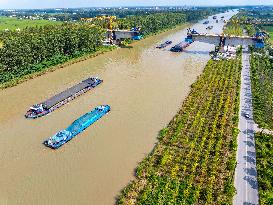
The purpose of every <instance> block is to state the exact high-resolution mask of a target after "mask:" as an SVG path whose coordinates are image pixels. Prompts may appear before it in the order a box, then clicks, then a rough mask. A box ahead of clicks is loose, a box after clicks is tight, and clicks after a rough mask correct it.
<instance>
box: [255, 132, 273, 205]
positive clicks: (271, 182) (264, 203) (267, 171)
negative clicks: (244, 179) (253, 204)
mask: <svg viewBox="0 0 273 205" xmlns="http://www.w3.org/2000/svg"><path fill="white" fill-rule="evenodd" d="M255 140H256V153H257V156H256V158H257V172H258V185H259V196H260V204H261V205H270V204H273V167H272V164H273V158H272V154H273V136H272V135H267V134H263V133H256V134H255Z"/></svg>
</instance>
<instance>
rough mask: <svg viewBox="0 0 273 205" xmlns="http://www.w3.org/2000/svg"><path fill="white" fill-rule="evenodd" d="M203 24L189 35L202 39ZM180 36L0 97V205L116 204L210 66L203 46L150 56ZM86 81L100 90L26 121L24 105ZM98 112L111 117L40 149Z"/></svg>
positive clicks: (175, 33)
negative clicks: (106, 109)
mask: <svg viewBox="0 0 273 205" xmlns="http://www.w3.org/2000/svg"><path fill="white" fill-rule="evenodd" d="M233 14H234V13H231V12H230V13H225V14H224V15H225V17H226V19H227V18H229V17H231V16H232V15H233ZM220 16H222V14H219V15H218V18H220ZM209 19H210V20H211V21H212V18H211V17H210V18H209ZM202 22H203V21H201V22H199V23H197V24H195V25H194V26H193V27H194V28H195V29H196V30H198V31H201V32H205V31H206V29H205V27H206V25H203V24H202ZM213 25H214V28H213V29H212V31H211V32H216V33H217V32H218V33H220V32H221V30H222V27H223V23H222V22H221V21H220V23H218V24H215V23H213ZM185 35H186V29H182V28H181V29H180V30H179V29H176V30H172V31H169V32H166V33H163V34H160V35H157V36H153V37H150V38H147V39H145V40H142V41H140V42H137V43H134V44H133V48H130V49H129V48H127V49H124V48H123V49H117V50H114V51H112V52H109V53H106V54H103V55H100V56H98V57H95V58H92V59H89V60H86V61H83V62H80V63H77V64H74V65H71V66H68V67H66V68H63V69H59V70H57V71H54V72H52V73H48V74H45V75H43V76H40V77H37V78H35V79H32V80H29V81H27V82H25V83H22V84H20V85H18V86H16V87H12V88H9V89H6V90H1V91H0V99H1V101H0V113H1V114H0V173H1V174H0V204H1V205H2V204H12V205H13V204H16V205H17V204H28V205H29V204H54V205H55V204H56V205H57V204H66V205H70V204H71V205H74V204H80V205H81V204H83V205H85V204H96V205H97V204H98V205H100V204H103V205H104V204H114V203H115V197H116V196H117V195H118V194H119V193H120V190H121V189H123V188H124V187H125V186H126V185H127V184H128V183H129V181H130V180H132V179H133V178H134V175H133V172H134V169H135V167H136V166H137V164H138V162H140V161H141V160H142V159H143V158H144V157H145V155H147V154H148V153H149V152H150V151H151V150H152V148H153V147H154V145H155V143H156V141H157V140H156V138H157V135H158V132H159V131H160V130H161V129H162V128H164V127H165V126H166V125H167V124H168V122H169V121H170V120H171V119H172V117H173V116H174V115H175V114H176V112H177V111H178V109H179V107H180V105H181V103H182V102H183V100H184V99H185V98H186V96H187V94H188V92H189V90H190V85H191V84H192V83H193V82H194V81H195V80H196V78H197V76H198V75H200V74H201V73H202V70H203V68H204V67H205V64H206V62H207V61H208V60H209V55H208V52H209V51H210V50H212V49H213V46H212V45H208V44H205V43H196V42H195V43H193V44H192V45H191V46H190V47H188V48H187V49H186V52H183V53H172V52H170V51H168V49H170V46H169V47H167V48H166V49H162V50H159V49H156V48H155V46H156V45H157V44H159V43H161V42H164V41H165V40H172V41H173V45H174V44H175V43H178V42H180V41H182V40H183V38H184V37H185ZM89 76H99V77H100V78H102V79H103V80H104V82H103V84H101V85H99V86H98V87H97V88H95V89H94V90H92V91H89V92H88V93H86V94H84V95H83V96H81V97H79V98H77V99H76V100H74V101H72V102H70V103H69V104H67V105H65V106H63V107H62V108H60V109H58V110H56V111H54V112H53V113H51V114H50V115H48V116H45V117H43V118H39V119H36V120H26V119H25V118H24V114H25V112H26V110H27V109H28V107H29V106H30V105H32V104H34V103H36V102H41V101H43V100H45V99H46V98H48V97H50V96H52V95H54V94H56V93H58V92H60V91H62V90H64V89H65V88H67V87H70V86H72V85H74V84H76V83H78V82H79V81H81V80H83V79H85V78H87V77H89ZM100 104H109V105H110V106H111V108H112V110H111V112H110V113H109V114H108V115H107V116H105V117H103V118H102V119H101V120H99V121H98V122H96V123H95V124H94V125H92V126H91V127H89V128H88V129H86V130H85V131H84V132H83V133H82V134H80V135H78V136H77V137H76V138H74V139H73V140H71V141H70V142H69V143H67V144H65V145H64V146H63V147H61V148H60V149H58V150H51V149H48V148H46V147H44V146H43V145H42V142H43V140H45V139H46V138H48V137H50V136H51V135H53V134H54V133H56V132H57V131H59V130H61V129H63V128H66V127H67V126H68V125H69V124H70V123H71V122H72V121H73V120H75V119H77V118H78V117H79V116H81V115H83V114H84V113H86V112H88V111H90V110H91V109H93V108H94V107H95V106H97V105H100Z"/></svg>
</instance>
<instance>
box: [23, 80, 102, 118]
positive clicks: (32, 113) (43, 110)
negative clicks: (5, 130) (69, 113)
mask: <svg viewBox="0 0 273 205" xmlns="http://www.w3.org/2000/svg"><path fill="white" fill-rule="evenodd" d="M100 83H102V80H100V79H99V78H88V79H86V80H83V81H82V82H80V83H79V84H77V85H74V86H73V87H70V88H68V89H66V90H65V91H63V92H61V93H59V94H57V95H54V96H53V97H51V98H49V99H47V100H46V101H44V102H42V103H39V104H35V105H33V106H32V107H30V109H29V110H28V111H27V113H26V114H25V117H26V118H37V117H41V116H44V115H47V114H48V113H50V112H52V111H54V110H55V109H57V108H59V107H61V106H63V105H64V104H66V103H68V102H69V101H71V100H73V99H75V98H76V97H78V96H80V95H82V94H83V93H85V92H87V91H88V90H91V89H92V88H94V87H96V86H97V85H99V84H100Z"/></svg>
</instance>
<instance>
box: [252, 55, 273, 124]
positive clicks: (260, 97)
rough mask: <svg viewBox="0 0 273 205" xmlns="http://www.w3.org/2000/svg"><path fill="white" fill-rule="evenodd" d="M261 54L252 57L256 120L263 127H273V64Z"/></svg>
mask: <svg viewBox="0 0 273 205" xmlns="http://www.w3.org/2000/svg"><path fill="white" fill-rule="evenodd" d="M261 55H262V54H261ZM261 55H254V54H253V55H252V57H251V82H252V93H253V107H254V120H255V122H256V123H257V124H258V125H259V126H260V127H261V128H267V129H273V120H272V115H273V107H272V106H273V94H272V87H273V71H272V68H273V64H272V62H270V60H269V58H267V57H262V56H261Z"/></svg>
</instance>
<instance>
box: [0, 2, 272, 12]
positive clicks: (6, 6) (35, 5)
mask: <svg viewBox="0 0 273 205" xmlns="http://www.w3.org/2000/svg"><path fill="white" fill-rule="evenodd" d="M184 6H185V7H227V6H238V7H241V6H242V7H245V6H273V2H272V0H265V1H261V0H252V1H251V3H250V2H249V1H248V0H239V1H238V0H222V1H221V3H219V2H217V4H214V3H211V1H208V0H205V1H201V0H189V1H185V0H182V1H181V0H173V1H172V2H168V1H166V0H159V1H155V0H148V1H144V0H140V1H138V2H137V3H136V2H132V1H129V0H127V1H125V2H124V1H122V0H112V1H111V0H105V1H98V0H94V1H91V2H90V1H86V0H79V1H77V2H73V1H72V0H68V1H64V0H60V1H53V0H45V1H43V2H32V1H31V0H23V1H22V0H21V1H20V0H0V10H11V9H17V10H19V9H20V10H21V9H22V10H24V9H56V8H61V9H77V8H119V7H122V8H124V7H128V8H129V7H184Z"/></svg>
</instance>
